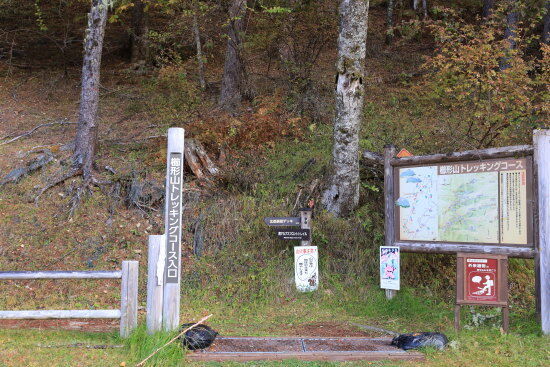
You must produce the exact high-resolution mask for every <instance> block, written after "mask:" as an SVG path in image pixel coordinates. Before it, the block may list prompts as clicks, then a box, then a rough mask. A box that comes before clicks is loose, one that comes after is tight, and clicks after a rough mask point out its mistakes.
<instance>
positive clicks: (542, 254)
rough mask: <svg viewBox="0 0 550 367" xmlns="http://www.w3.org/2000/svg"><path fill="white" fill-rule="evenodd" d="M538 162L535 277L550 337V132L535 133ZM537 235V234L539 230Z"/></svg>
mask: <svg viewBox="0 0 550 367" xmlns="http://www.w3.org/2000/svg"><path fill="white" fill-rule="evenodd" d="M533 148H534V163H535V170H536V177H537V178H538V180H537V181H538V182H537V188H538V190H537V196H538V224H539V226H538V238H537V239H535V240H536V241H537V245H538V246H537V249H536V255H535V271H536V273H538V274H535V275H536V277H537V280H538V282H537V283H538V284H536V286H537V288H538V289H537V291H538V295H539V296H540V301H539V303H540V315H541V325H542V332H543V334H545V335H550V129H544V130H543V129H541V130H535V131H534V134H533ZM535 233H537V232H536V231H535Z"/></svg>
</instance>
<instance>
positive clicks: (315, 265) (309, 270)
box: [294, 246, 319, 292]
mask: <svg viewBox="0 0 550 367" xmlns="http://www.w3.org/2000/svg"><path fill="white" fill-rule="evenodd" d="M294 278H295V280H296V288H297V289H298V290H299V291H300V292H312V291H315V290H317V288H318V287H319V252H318V251H317V246H296V247H294Z"/></svg>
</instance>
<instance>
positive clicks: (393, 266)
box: [380, 246, 401, 291]
mask: <svg viewBox="0 0 550 367" xmlns="http://www.w3.org/2000/svg"><path fill="white" fill-rule="evenodd" d="M400 278H401V269H400V267H399V247H394V246H380V288H382V289H394V290H396V291H398V290H399V280H400Z"/></svg>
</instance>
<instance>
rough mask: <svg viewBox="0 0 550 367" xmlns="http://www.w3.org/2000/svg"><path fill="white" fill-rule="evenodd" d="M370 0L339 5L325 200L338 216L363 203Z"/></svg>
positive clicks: (345, 2)
mask: <svg viewBox="0 0 550 367" xmlns="http://www.w3.org/2000/svg"><path fill="white" fill-rule="evenodd" d="M368 9H369V1H368V0H342V1H341V3H340V7H339V15H340V25H339V35H338V61H337V64H336V70H337V78H336V115H335V117H334V132H333V134H334V135H333V139H334V142H333V150H332V160H333V162H332V175H331V177H330V182H329V184H328V188H327V189H326V191H325V192H324V193H323V198H322V203H323V205H324V206H325V208H326V209H327V210H328V211H329V212H331V213H333V214H334V215H336V216H339V217H341V216H346V215H349V214H350V213H351V212H352V211H353V210H354V209H355V208H356V207H357V204H358V203H359V127H360V123H361V117H362V112H363V101H364V92H365V86H364V82H363V80H364V77H365V66H364V64H365V50H366V39H367V18H368Z"/></svg>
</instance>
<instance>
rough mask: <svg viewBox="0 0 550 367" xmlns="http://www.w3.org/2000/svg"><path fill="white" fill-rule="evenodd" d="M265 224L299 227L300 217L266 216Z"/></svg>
mask: <svg viewBox="0 0 550 367" xmlns="http://www.w3.org/2000/svg"><path fill="white" fill-rule="evenodd" d="M264 222H265V224H267V225H268V226H270V227H300V224H301V221H300V217H267V218H264Z"/></svg>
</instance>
